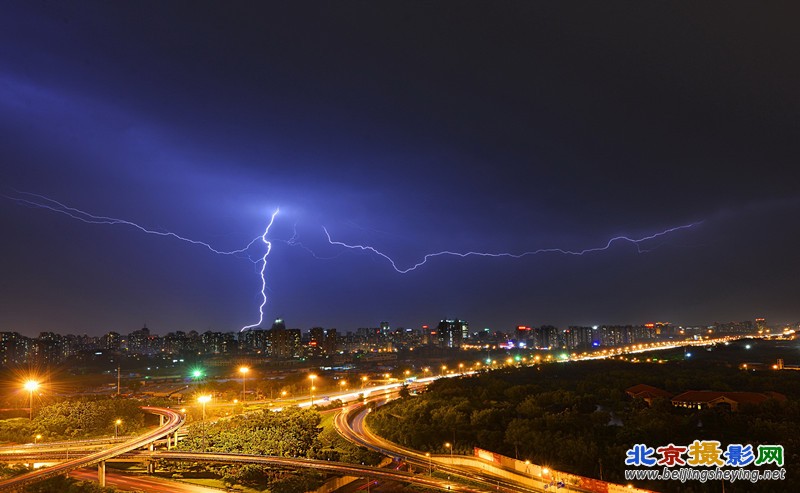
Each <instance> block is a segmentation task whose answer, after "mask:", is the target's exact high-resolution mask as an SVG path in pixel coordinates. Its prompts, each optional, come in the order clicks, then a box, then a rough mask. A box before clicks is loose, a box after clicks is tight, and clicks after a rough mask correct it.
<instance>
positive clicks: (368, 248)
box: [322, 221, 702, 274]
mask: <svg viewBox="0 0 800 493" xmlns="http://www.w3.org/2000/svg"><path fill="white" fill-rule="evenodd" d="M701 223H702V221H698V222H695V223H691V224H685V225H683V226H675V227H674V228H669V229H665V230H664V231H660V232H658V233H654V234H651V235H648V236H644V237H642V238H630V237H627V236H615V237H613V238H611V239H610V240H608V242H606V244H605V245H604V246H599V247H593V248H586V249H584V250H565V249H563V248H540V249H538V250H533V251H529V252H522V253H506V252H501V253H491V252H451V251H448V250H445V251H442V252H436V253H429V254H427V255H425V256H424V257H423V258H422V260H420V261H419V262H417V263H416V264H414V265H412V266H411V267H408V268H400V267H398V266H397V263H396V262H395V261H394V259H392V258H391V257H390V256H389V255H387V254H385V253H383V252H381V251H379V250H377V249H376V248H374V247H371V246H369V245H351V244H348V243H344V242H341V241H336V240H334V239H333V238H331V234H330V233H329V232H328V229H327V228H325V227H323V228H322V229H323V230H324V231H325V236H326V237H327V238H328V243H330V244H331V245H336V246H341V247H344V248H349V249H351V250H360V251H367V252H372V253H374V254H375V255H378V256H380V257H383V258H384V259H386V260H387V261H388V262H389V263H390V264H391V265H392V268H393V269H394V270H395V271H397V272H398V273H400V274H406V273H408V272H411V271H413V270H415V269H417V268H418V267H421V266H422V265H424V264H425V263H427V262H428V260H429V259H432V258H434V257H441V256H453V257H462V258H464V257H472V256H476V257H508V258H522V257H527V256H531V255H539V254H543V253H560V254H562V255H586V254H587V253H593V252H600V251H603V250H608V249H609V248H611V245H612V244H614V243H616V242H620V241H625V242H628V243H633V244H635V245H636V249H637V251H638V252H639V253H645V252H646V251H647V250H642V248H641V243H643V242H646V241H648V240H652V239H655V238H658V237H660V236H664V235H667V234H669V233H673V232H675V231H680V230H683V229H689V228H692V227H694V226H697V225H698V224H701Z"/></svg>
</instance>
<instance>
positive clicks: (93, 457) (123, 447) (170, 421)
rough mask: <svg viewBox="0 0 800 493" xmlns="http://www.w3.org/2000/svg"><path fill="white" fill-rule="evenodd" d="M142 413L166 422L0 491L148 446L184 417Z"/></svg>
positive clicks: (32, 474)
mask: <svg viewBox="0 0 800 493" xmlns="http://www.w3.org/2000/svg"><path fill="white" fill-rule="evenodd" d="M142 409H143V410H144V411H147V412H149V413H153V414H158V415H161V416H166V417H167V421H166V422H165V423H164V424H163V425H161V426H159V427H158V428H156V429H155V430H153V431H150V432H148V433H145V434H144V435H140V436H138V437H135V438H133V439H131V440H128V441H127V442H124V443H121V444H119V445H116V446H114V447H111V448H109V449H107V450H101V451H99V452H94V453H91V454H89V455H85V456H83V457H80V458H78V459H73V460H68V461H66V462H62V463H60V464H56V465H54V466H51V467H45V468H41V469H37V470H35V471H31V472H29V473H26V474H22V475H20V476H16V477H13V478H10V479H6V480H4V481H0V491H12V490H14V489H19V488H22V487H23V486H26V485H29V484H33V483H36V482H37V481H42V480H43V479H48V478H52V477H55V476H59V475H61V474H66V473H68V472H70V471H72V470H74V469H79V468H81V467H86V466H91V465H92V464H96V463H98V462H102V461H104V460H108V459H111V458H113V457H116V456H118V455H121V454H124V453H126V452H130V451H132V450H136V449H137V448H139V447H143V446H145V445H149V444H150V443H151V442H154V441H156V440H158V439H159V438H162V437H164V436H167V435H169V434H170V433H172V432H174V431H175V430H177V429H178V428H180V426H181V425H182V424H183V420H184V416H183V415H182V414H181V413H178V412H175V411H173V410H172V409H166V408H161V407H142Z"/></svg>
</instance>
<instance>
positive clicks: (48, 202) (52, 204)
mask: <svg viewBox="0 0 800 493" xmlns="http://www.w3.org/2000/svg"><path fill="white" fill-rule="evenodd" d="M17 193H18V194H19V195H20V196H17V197H10V196H5V197H6V198H8V199H11V200H14V201H16V202H17V203H19V204H23V205H26V206H30V207H37V208H41V209H47V210H49V211H52V212H57V213H59V214H63V215H66V216H68V217H70V218H72V219H77V220H79V221H82V222H84V223H88V224H112V225H117V224H118V225H124V226H129V227H132V228H135V229H137V230H139V231H141V232H143V233H147V234H152V235H158V236H168V237H172V238H175V239H177V240H180V241H184V242H187V243H190V244H193V245H199V246H203V247H205V248H207V249H208V250H209V251H211V252H213V253H215V254H218V255H237V254H246V252H247V251H248V250H249V249H250V248H252V247H253V245H254V244H255V243H256V242H258V241H259V239H260V240H261V242H262V243H264V245H265V246H266V251H265V252H264V254H263V256H261V258H260V259H258V260H253V259H252V258H250V257H248V259H249V260H250V261H252V262H253V263H254V264H255V265H256V266H258V265H259V264H261V265H260V268H259V269H258V270H259V275H260V276H261V304H260V305H259V308H258V313H259V317H258V322H256V323H254V324H251V325H246V326H244V327H242V328H241V329H240V330H241V331H245V330H248V329H252V328H254V327H259V326H260V325H261V324H262V323H263V321H264V307H265V306H266V304H267V293H266V291H267V281H266V276H265V272H266V268H267V257H268V256H269V254H270V252H271V251H272V243H273V242H274V241H280V242H282V243H285V244H287V245H289V246H294V247H300V248H302V249H304V250H306V251H307V252H309V253H310V254H311V255H312V256H313V257H314V258H316V259H320V260H327V259H331V258H335V257H338V256H340V255H343V254H344V253H345V252H346V251H347V250H359V251H363V252H369V253H372V254H374V255H377V256H379V257H382V258H384V259H385V260H386V261H388V262H389V264H390V265H391V266H392V268H393V269H394V270H395V271H396V272H398V273H400V274H406V273H408V272H411V271H413V270H416V269H417V268H419V267H421V266H423V265H425V264H426V263H427V262H428V260H430V259H432V258H435V257H442V256H453V257H460V258H466V257H472V256H476V257H495V258H499V257H506V258H514V259H519V258H523V257H527V256H533V255H539V254H546V253H555V254H561V255H574V256H580V255H586V254H589V253H594V252H600V251H604V250H608V249H609V248H611V246H612V245H613V244H614V243H618V242H627V243H632V244H634V245H636V249H637V251H638V252H639V253H646V252H648V251H650V250H652V248H651V249H643V248H642V244H643V243H645V242H647V241H650V240H654V239H656V238H659V237H663V236H666V235H668V234H670V233H674V232H677V231H680V230H686V229H689V228H693V227H695V226H697V225H699V224H701V223H702V221H699V222H694V223H690V224H685V225H682V226H675V227H672V228H668V229H665V230H663V231H660V232H658V233H653V234H650V235H647V236H643V237H641V238H631V237H628V236H615V237H613V238H611V239H609V240H608V241H607V242H606V243H605V244H604V245H602V246H597V247H592V248H586V249H583V250H568V249H563V248H540V249H538V250H533V251H527V252H522V253H509V252H500V253H492V252H476V251H469V252H454V251H449V250H445V251H441V252H435V253H429V254H426V255H425V256H424V257H423V258H422V259H421V260H420V261H418V262H416V263H415V264H413V265H411V266H410V267H406V268H402V267H399V266H398V265H397V263H396V262H395V260H394V259H393V258H392V257H390V256H389V255H387V254H385V253H383V252H381V251H379V250H378V249H376V248H374V247H372V246H369V245H357V244H355V245H354V244H349V243H345V242H342V241H338V240H334V239H333V238H332V237H331V234H330V232H329V231H328V229H327V228H325V227H323V228H322V229H323V231H324V232H325V236H326V238H327V240H328V243H329V244H330V245H333V246H338V247H343V248H344V249H345V250H343V251H341V252H339V253H338V254H337V255H334V256H333V257H327V258H326V257H320V256H318V255H316V254H315V253H314V252H313V251H312V250H311V249H309V248H308V247H306V246H305V245H303V244H302V243H300V242H299V241H298V234H297V225H296V224H295V227H294V233H293V235H292V237H291V238H290V239H288V240H274V239H272V240H271V239H268V235H269V232H270V228H272V225H273V223H274V222H275V218H276V217H277V215H278V213H279V212H280V209H276V210H275V212H273V213H272V215H271V216H270V220H269V223H268V224H267V227H266V228H265V229H264V233H263V234H262V235H260V236H257V237H255V238H254V239H253V240H251V241H250V242H249V243H248V244H247V245H246V246H244V247H243V248H239V249H236V250H219V249H217V248H214V247H213V246H211V245H210V244H209V243H206V242H204V241H199V240H194V239H191V238H187V237H184V236H181V235H178V234H176V233H173V232H171V231H157V230H153V229H149V228H146V227H144V226H141V225H139V224H136V223H134V222H132V221H128V220H125V219H119V218H115V217H109V216H98V215H94V214H91V213H89V212H86V211H83V210H80V209H76V208H74V207H69V206H67V205H65V204H62V203H61V202H58V201H56V200H53V199H51V198H49V197H45V196H43V195H37V194H34V193H29V192H22V191H18V192H17ZM657 247H658V246H656V247H655V248H657Z"/></svg>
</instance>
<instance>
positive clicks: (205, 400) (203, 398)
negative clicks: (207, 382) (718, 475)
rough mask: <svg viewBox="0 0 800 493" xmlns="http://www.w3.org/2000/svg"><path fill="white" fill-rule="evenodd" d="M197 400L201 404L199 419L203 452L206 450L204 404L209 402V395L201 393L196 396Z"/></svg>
mask: <svg viewBox="0 0 800 493" xmlns="http://www.w3.org/2000/svg"><path fill="white" fill-rule="evenodd" d="M197 402H199V403H200V404H202V405H203V418H202V420H201V421H200V423H201V425H202V427H203V452H205V451H206V404H208V403H209V402H211V396H210V395H201V396H200V397H198V398H197Z"/></svg>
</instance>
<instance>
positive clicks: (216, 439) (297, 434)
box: [163, 408, 325, 493]
mask: <svg viewBox="0 0 800 493" xmlns="http://www.w3.org/2000/svg"><path fill="white" fill-rule="evenodd" d="M320 422H321V417H320V414H319V412H317V411H316V410H312V409H299V408H288V409H285V410H283V411H281V412H272V411H269V410H266V409H264V410H261V411H256V412H253V413H248V414H241V415H236V416H233V417H231V418H228V419H220V420H217V421H216V422H213V423H210V422H208V421H206V422H205V423H199V424H197V425H196V426H193V427H192V428H191V429H190V432H189V435H188V436H187V437H186V439H185V440H184V441H182V442H180V443H179V444H178V448H179V449H181V450H194V451H202V450H206V451H207V452H218V453H238V454H248V455H277V456H282V457H308V458H315V457H316V456H317V452H318V450H319V448H320V443H319V441H318V437H319V435H320V432H321V431H322V428H320ZM203 425H205V426H203ZM204 428H205V429H204ZM163 465H164V466H166V467H167V468H168V469H169V470H170V471H172V472H174V473H178V474H184V473H185V472H190V473H197V472H202V471H205V472H207V473H210V474H211V475H212V477H217V478H220V479H221V480H222V482H223V484H225V485H226V486H232V485H235V484H242V485H245V486H247V487H250V488H254V489H258V490H265V491H270V492H273V493H280V492H292V491H308V490H312V489H314V488H316V487H317V486H319V485H320V484H322V482H323V481H324V479H325V475H324V474H320V473H318V472H315V471H310V470H302V471H299V472H292V471H284V470H280V469H276V468H273V467H266V466H261V465H255V464H188V465H187V464H180V463H178V464H172V465H169V463H165V464H163ZM195 476H196V474H195Z"/></svg>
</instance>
